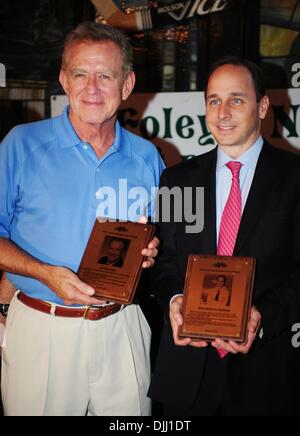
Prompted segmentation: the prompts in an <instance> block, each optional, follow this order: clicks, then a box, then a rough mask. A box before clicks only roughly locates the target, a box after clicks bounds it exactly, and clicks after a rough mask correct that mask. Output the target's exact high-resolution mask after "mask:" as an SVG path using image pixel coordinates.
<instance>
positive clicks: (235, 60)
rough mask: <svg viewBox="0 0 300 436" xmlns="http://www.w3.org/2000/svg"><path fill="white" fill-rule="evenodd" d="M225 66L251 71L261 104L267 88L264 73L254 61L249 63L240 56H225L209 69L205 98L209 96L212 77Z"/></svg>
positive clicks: (257, 98)
mask: <svg viewBox="0 0 300 436" xmlns="http://www.w3.org/2000/svg"><path fill="white" fill-rule="evenodd" d="M223 65H234V66H236V67H244V68H246V70H247V71H249V73H250V74H251V77H252V80H253V85H254V90H255V94H256V101H257V103H258V102H260V100H261V99H262V98H263V97H264V96H265V95H266V86H265V80H264V76H263V72H262V70H261V68H260V67H259V66H258V65H257V64H255V63H254V62H252V61H249V60H248V59H244V58H241V57H239V56H223V57H222V58H220V59H218V60H217V61H216V62H214V63H213V64H212V65H211V67H210V69H209V73H208V77H207V81H206V84H205V88H204V94H205V98H206V95H207V86H208V82H209V79H210V77H211V76H212V74H213V73H214V72H215V71H216V70H217V69H218V68H220V67H222V66H223Z"/></svg>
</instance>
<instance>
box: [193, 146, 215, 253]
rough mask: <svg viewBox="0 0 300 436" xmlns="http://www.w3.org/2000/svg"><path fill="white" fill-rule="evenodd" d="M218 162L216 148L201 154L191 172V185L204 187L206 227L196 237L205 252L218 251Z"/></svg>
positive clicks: (200, 250)
mask: <svg viewBox="0 0 300 436" xmlns="http://www.w3.org/2000/svg"><path fill="white" fill-rule="evenodd" d="M216 162H217V149H216V148H215V149H214V150H212V151H211V152H209V153H207V154H205V155H202V156H200V157H199V160H198V162H197V164H196V167H195V169H194V171H191V172H190V174H189V178H190V186H200V187H203V188H204V229H203V231H202V232H201V233H198V234H195V236H194V238H195V244H196V245H195V246H197V247H198V252H199V253H205V254H215V253H216ZM194 201H195V199H194ZM194 204H195V203H194ZM193 245H194V243H193Z"/></svg>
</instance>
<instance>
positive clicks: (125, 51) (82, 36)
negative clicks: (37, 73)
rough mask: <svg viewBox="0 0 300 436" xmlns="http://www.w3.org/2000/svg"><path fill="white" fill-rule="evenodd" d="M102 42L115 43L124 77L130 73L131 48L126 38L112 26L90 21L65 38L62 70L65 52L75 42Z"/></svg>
mask: <svg viewBox="0 0 300 436" xmlns="http://www.w3.org/2000/svg"><path fill="white" fill-rule="evenodd" d="M86 41H87V42H103V41H111V42H113V43H115V44H116V45H117V46H118V47H119V49H120V50H121V53H122V55H123V67H122V69H123V74H124V76H126V74H128V73H129V72H130V71H132V63H133V53H132V47H131V45H130V43H129V42H128V39H127V37H126V36H125V35H124V33H122V32H121V31H120V30H118V29H115V28H114V27H112V26H109V25H106V24H100V23H94V22H92V21H86V22H84V23H81V24H79V25H78V26H77V27H76V28H75V29H73V30H72V31H71V32H70V33H68V35H67V36H66V38H65V42H64V50H63V54H62V63H61V67H62V69H66V66H67V61H66V58H67V52H68V50H69V49H70V47H71V46H72V45H73V44H74V43H77V42H86Z"/></svg>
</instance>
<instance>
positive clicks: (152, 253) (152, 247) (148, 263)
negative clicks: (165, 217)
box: [138, 216, 159, 268]
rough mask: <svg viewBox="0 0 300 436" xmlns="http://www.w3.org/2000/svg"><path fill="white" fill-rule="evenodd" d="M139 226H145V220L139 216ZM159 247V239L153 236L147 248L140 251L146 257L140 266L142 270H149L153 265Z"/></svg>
mask: <svg viewBox="0 0 300 436" xmlns="http://www.w3.org/2000/svg"><path fill="white" fill-rule="evenodd" d="M138 222H139V223H140V224H147V218H146V217H145V216H141V217H140V218H139V221H138ZM158 247H159V239H158V238H157V237H156V236H155V237H154V238H153V239H152V241H150V242H149V244H148V247H147V248H144V249H143V250H142V255H143V256H146V257H147V260H145V261H144V262H143V264H142V267H143V268H150V267H152V266H153V265H154V262H155V260H154V258H155V257H156V256H157V253H158Z"/></svg>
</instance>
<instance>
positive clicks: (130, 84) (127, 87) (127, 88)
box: [122, 71, 135, 101]
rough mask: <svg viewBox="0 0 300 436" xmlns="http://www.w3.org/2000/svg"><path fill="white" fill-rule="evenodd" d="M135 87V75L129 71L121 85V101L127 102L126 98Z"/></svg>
mask: <svg viewBox="0 0 300 436" xmlns="http://www.w3.org/2000/svg"><path fill="white" fill-rule="evenodd" d="M134 85H135V74H134V72H133V71H130V72H129V73H128V74H127V76H126V78H125V80H124V83H123V88H122V101H125V100H127V98H128V97H129V96H130V94H131V93H132V90H133V88H134Z"/></svg>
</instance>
